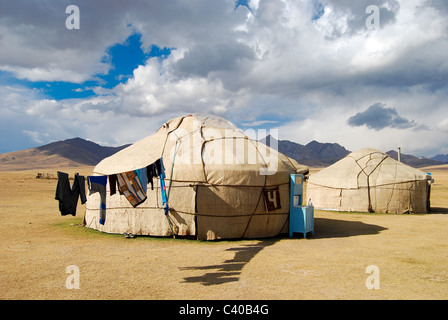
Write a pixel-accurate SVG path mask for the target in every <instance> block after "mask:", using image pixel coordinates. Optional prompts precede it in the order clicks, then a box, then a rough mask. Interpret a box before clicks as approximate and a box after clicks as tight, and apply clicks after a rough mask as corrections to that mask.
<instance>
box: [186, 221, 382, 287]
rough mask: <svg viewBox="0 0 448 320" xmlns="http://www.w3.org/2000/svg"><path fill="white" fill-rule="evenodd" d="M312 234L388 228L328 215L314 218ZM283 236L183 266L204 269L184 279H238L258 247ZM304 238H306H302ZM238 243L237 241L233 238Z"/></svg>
mask: <svg viewBox="0 0 448 320" xmlns="http://www.w3.org/2000/svg"><path fill="white" fill-rule="evenodd" d="M314 229H315V232H314V236H312V237H311V236H310V234H309V235H308V237H307V239H325V238H338V237H353V236H361V235H371V234H378V233H380V232H381V231H384V230H387V228H383V227H381V226H377V225H373V224H367V223H364V222H360V221H344V220H334V219H327V218H315V219H314ZM282 239H289V238H288V237H287V235H286V236H285V235H283V236H279V237H276V238H272V239H268V240H259V241H258V242H257V243H254V244H244V245H240V246H236V247H233V248H229V249H226V251H234V252H235V256H234V257H233V259H230V260H225V261H223V262H222V263H221V264H214V265H209V266H193V267H182V268H180V270H204V271H205V274H203V275H200V276H194V277H185V278H184V283H185V282H186V283H200V284H202V285H204V286H211V285H219V284H223V283H228V282H234V281H238V280H239V276H240V274H241V271H242V270H243V268H244V266H245V265H246V264H247V263H249V261H250V260H252V259H253V258H254V257H255V256H256V255H257V254H258V253H259V252H260V251H261V250H263V249H264V248H266V247H269V246H272V245H274V244H275V243H276V242H278V241H280V240H282ZM300 239H303V234H297V233H295V234H294V237H293V238H292V240H295V241H296V240H300ZM303 240H304V241H306V240H305V239H303ZM235 244H238V241H235Z"/></svg>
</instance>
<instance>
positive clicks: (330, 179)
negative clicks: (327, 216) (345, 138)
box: [308, 148, 426, 189]
mask: <svg viewBox="0 0 448 320" xmlns="http://www.w3.org/2000/svg"><path fill="white" fill-rule="evenodd" d="M367 177H368V179H367ZM424 179H426V174H425V173H424V172H423V171H421V170H418V169H415V168H412V167H410V166H408V165H406V164H404V163H402V162H399V161H397V160H395V159H393V158H391V157H390V156H389V155H387V154H386V153H384V152H381V151H379V150H376V149H372V148H364V149H360V150H358V151H355V152H352V153H350V154H349V155H348V156H346V157H345V158H343V159H341V160H339V161H338V162H336V163H334V164H333V165H331V166H329V167H327V168H325V169H322V170H321V171H319V172H318V173H315V174H312V175H311V176H310V178H309V181H308V182H309V183H312V184H315V185H321V186H325V187H330V188H344V189H356V188H359V187H367V183H369V185H370V186H380V185H388V184H395V183H402V182H408V181H415V180H424Z"/></svg>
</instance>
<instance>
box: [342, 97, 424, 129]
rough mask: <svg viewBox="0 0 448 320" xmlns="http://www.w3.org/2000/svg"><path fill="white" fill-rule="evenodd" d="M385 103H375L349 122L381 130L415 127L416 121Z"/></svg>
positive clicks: (353, 124)
mask: <svg viewBox="0 0 448 320" xmlns="http://www.w3.org/2000/svg"><path fill="white" fill-rule="evenodd" d="M385 106H386V105H385V104H381V103H379V102H378V103H375V104H372V105H371V106H370V107H368V108H367V109H366V110H365V111H363V112H359V113H357V114H356V115H354V116H352V117H350V118H349V119H348V121H347V123H348V124H349V125H351V126H355V127H357V126H363V125H366V126H367V128H369V129H373V130H381V129H384V128H387V127H390V128H398V129H408V128H412V127H415V126H416V124H415V122H414V121H413V120H412V121H409V120H408V119H405V118H403V117H401V116H400V115H399V114H398V112H397V110H395V109H394V108H385Z"/></svg>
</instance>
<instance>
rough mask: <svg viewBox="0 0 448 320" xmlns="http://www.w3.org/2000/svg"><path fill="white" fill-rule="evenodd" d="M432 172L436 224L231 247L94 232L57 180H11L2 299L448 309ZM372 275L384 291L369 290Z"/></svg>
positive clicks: (357, 217)
mask: <svg viewBox="0 0 448 320" xmlns="http://www.w3.org/2000/svg"><path fill="white" fill-rule="evenodd" d="M91 169H92V168H81V169H67V170H65V172H70V176H73V173H74V172H75V170H76V171H78V172H80V173H81V174H84V175H88V174H90V172H91ZM61 170H62V171H64V170H63V169H61ZM428 170H429V169H428ZM430 170H431V172H432V173H433V176H434V178H435V179H436V183H435V185H434V187H433V197H432V205H433V207H435V211H434V213H433V214H427V215H385V214H355V213H335V212H321V211H317V212H316V213H315V236H314V237H310V238H308V239H302V238H300V237H295V238H293V239H290V238H288V237H287V236H281V237H277V238H274V239H264V240H263V239H262V240H242V241H219V242H202V241H195V240H182V239H171V238H170V239H159V238H150V237H140V238H135V239H126V238H124V237H123V236H122V235H109V234H102V233H100V232H97V231H94V230H90V229H89V230H86V229H85V228H83V227H79V226H78V225H79V223H80V222H81V221H82V217H83V215H84V210H85V206H81V205H79V207H78V214H77V216H76V217H72V216H65V217H63V216H61V215H60V214H59V210H58V204H57V201H56V200H54V193H55V188H56V183H57V180H45V179H35V176H36V173H37V172H38V170H33V171H23V172H1V173H0V237H1V241H0V255H1V259H0V299H170V300H171V299H282V300H283V299H292V300H295V299H447V298H448V270H447V265H448V255H447V253H448V232H447V230H448V166H445V167H438V168H431V169H430ZM44 172H48V170H47V171H45V170H44ZM53 173H54V174H55V173H56V172H55V171H54V172H53ZM70 265H76V266H77V267H78V268H79V275H80V278H79V279H80V289H78V290H77V289H72V290H69V289H67V288H66V279H67V277H69V276H70V274H69V273H66V268H67V266H70ZM369 265H375V266H377V267H378V268H379V272H380V273H379V280H380V282H379V283H380V288H379V289H372V290H369V289H367V287H366V279H367V277H368V276H369V274H367V273H366V268H367V266H369Z"/></svg>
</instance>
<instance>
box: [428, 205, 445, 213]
mask: <svg viewBox="0 0 448 320" xmlns="http://www.w3.org/2000/svg"><path fill="white" fill-rule="evenodd" d="M433 213H434V214H448V208H440V207H431V210H429V214H433Z"/></svg>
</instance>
